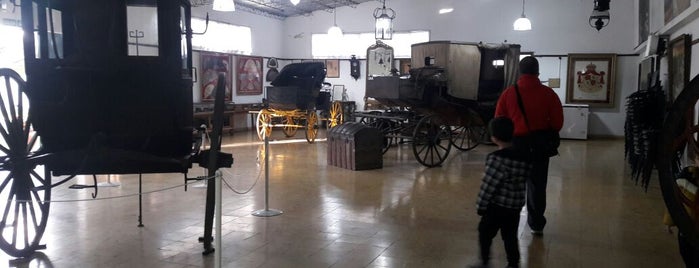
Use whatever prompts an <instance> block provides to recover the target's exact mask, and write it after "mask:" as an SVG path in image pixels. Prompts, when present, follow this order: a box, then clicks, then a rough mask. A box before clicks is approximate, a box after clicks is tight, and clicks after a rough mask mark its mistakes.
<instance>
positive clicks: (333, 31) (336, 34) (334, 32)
mask: <svg viewBox="0 0 699 268" xmlns="http://www.w3.org/2000/svg"><path fill="white" fill-rule="evenodd" d="M328 35H329V36H330V37H331V38H340V37H342V29H340V27H337V25H334V26H333V27H330V29H328Z"/></svg>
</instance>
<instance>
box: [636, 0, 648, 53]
mask: <svg viewBox="0 0 699 268" xmlns="http://www.w3.org/2000/svg"><path fill="white" fill-rule="evenodd" d="M649 5H650V0H639V1H638V44H639V45H640V44H643V42H645V41H646V40H647V39H648V35H649V34H650V10H649V9H650V7H649Z"/></svg>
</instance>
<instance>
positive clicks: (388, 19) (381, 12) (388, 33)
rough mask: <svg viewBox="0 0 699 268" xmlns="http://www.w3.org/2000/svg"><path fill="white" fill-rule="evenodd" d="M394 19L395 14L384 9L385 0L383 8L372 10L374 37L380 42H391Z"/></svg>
mask: <svg viewBox="0 0 699 268" xmlns="http://www.w3.org/2000/svg"><path fill="white" fill-rule="evenodd" d="M395 18H396V12H395V11H393V9H390V8H386V0H383V7H380V8H376V9H375V10H374V19H376V33H375V35H374V37H375V38H376V39H380V40H391V39H392V38H393V19H395Z"/></svg>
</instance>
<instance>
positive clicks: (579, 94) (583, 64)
mask: <svg viewBox="0 0 699 268" xmlns="http://www.w3.org/2000/svg"><path fill="white" fill-rule="evenodd" d="M615 77H616V54H568V82H567V87H566V103H570V104H588V105H590V106H592V107H614V83H615Z"/></svg>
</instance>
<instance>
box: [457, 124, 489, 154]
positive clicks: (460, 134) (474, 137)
mask: <svg viewBox="0 0 699 268" xmlns="http://www.w3.org/2000/svg"><path fill="white" fill-rule="evenodd" d="M484 130H485V129H484V128H483V127H477V126H457V127H454V128H453V129H452V131H451V144H452V145H454V147H456V149H459V150H461V151H468V150H471V149H473V148H476V146H478V144H480V141H481V140H483V135H484V134H485V132H484Z"/></svg>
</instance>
